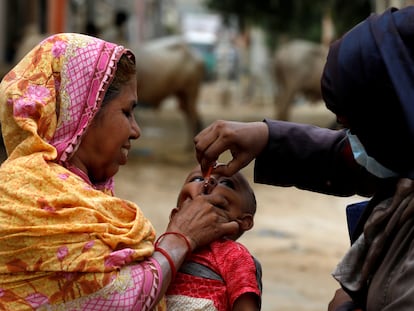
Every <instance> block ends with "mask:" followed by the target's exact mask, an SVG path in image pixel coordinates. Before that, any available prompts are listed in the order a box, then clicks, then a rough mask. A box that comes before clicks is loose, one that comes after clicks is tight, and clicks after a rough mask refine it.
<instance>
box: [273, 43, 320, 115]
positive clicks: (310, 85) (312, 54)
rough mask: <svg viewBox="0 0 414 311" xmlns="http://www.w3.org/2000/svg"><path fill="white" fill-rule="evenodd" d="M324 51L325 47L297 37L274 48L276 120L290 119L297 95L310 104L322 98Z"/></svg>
mask: <svg viewBox="0 0 414 311" xmlns="http://www.w3.org/2000/svg"><path fill="white" fill-rule="evenodd" d="M327 54H328V47H327V46H325V45H322V44H318V43H314V42H311V41H306V40H299V39H296V40H292V41H289V42H287V43H284V44H282V45H281V46H280V47H279V48H278V49H277V50H276V52H275V54H274V58H273V74H274V79H275V84H276V89H277V92H276V95H275V110H276V112H275V118H276V119H278V120H283V121H288V120H289V119H290V117H291V114H290V112H291V109H292V105H293V103H294V100H295V98H296V97H297V96H298V95H302V96H304V97H305V98H306V99H308V100H309V101H310V102H311V103H316V102H318V101H320V100H321V99H322V94H321V85H320V79H321V76H322V71H323V67H324V65H325V61H326V56H327Z"/></svg>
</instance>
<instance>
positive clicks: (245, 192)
mask: <svg viewBox="0 0 414 311" xmlns="http://www.w3.org/2000/svg"><path fill="white" fill-rule="evenodd" d="M210 193H214V194H215V195H219V196H220V197H221V199H222V200H221V204H219V205H218V206H217V207H218V208H220V209H222V210H223V211H225V213H226V215H227V216H228V219H229V220H241V219H242V218H243V217H244V216H245V215H246V214H247V211H250V209H247V207H248V206H250V204H253V202H252V198H251V189H250V186H249V185H248V183H247V181H246V180H245V178H244V177H243V176H242V175H241V174H240V173H236V174H234V175H233V176H231V177H226V176H219V175H216V174H212V175H211V176H210V180H209V183H208V185H207V186H205V184H204V177H203V174H202V172H201V169H200V167H196V168H194V169H193V170H192V171H191V172H190V174H189V175H188V176H187V178H186V180H185V182H184V185H183V187H182V189H181V192H180V195H179V197H178V201H177V207H181V206H182V204H183V202H185V201H187V200H192V199H194V198H195V197H196V196H199V195H203V194H210Z"/></svg>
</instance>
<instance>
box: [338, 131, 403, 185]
mask: <svg viewBox="0 0 414 311" xmlns="http://www.w3.org/2000/svg"><path fill="white" fill-rule="evenodd" d="M346 135H347V136H348V139H349V142H350V144H351V149H352V153H353V154H354V158H355V161H356V162H357V163H358V164H359V165H361V166H363V167H365V168H366V170H367V171H368V172H370V173H371V174H373V175H375V176H377V177H379V178H389V177H395V176H397V175H398V174H397V173H395V172H393V171H391V170H390V169H388V168H386V167H385V166H383V165H381V164H380V163H378V162H377V160H375V159H374V158H372V157H370V156H369V155H368V154H367V152H366V151H365V148H364V146H363V145H362V144H361V142H360V141H359V139H358V137H357V136H356V135H353V134H351V132H350V131H349V130H347V131H346Z"/></svg>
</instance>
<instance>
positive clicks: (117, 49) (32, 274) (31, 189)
mask: <svg viewBox="0 0 414 311" xmlns="http://www.w3.org/2000/svg"><path fill="white" fill-rule="evenodd" d="M124 53H130V52H128V51H127V50H126V49H124V48H123V47H122V46H117V45H115V44H111V43H108V42H105V41H103V40H99V39H96V38H92V37H88V36H85V35H80V34H59V35H54V36H51V37H49V38H47V39H46V40H45V41H43V42H41V43H40V44H39V45H38V46H37V47H35V48H34V49H33V50H32V51H31V52H30V53H29V54H28V55H27V56H26V57H25V58H24V59H23V60H22V61H21V62H20V63H19V64H17V66H16V67H15V68H14V69H13V70H12V71H11V72H10V73H8V75H7V76H6V77H5V78H4V79H3V81H2V83H1V84H0V117H1V125H2V133H3V137H4V142H5V145H6V147H7V152H8V155H9V157H8V159H7V160H6V161H5V162H4V163H3V164H2V165H1V167H0V309H2V310H13V311H15V310H32V309H36V308H37V306H39V305H41V304H42V303H43V302H44V301H45V300H46V301H47V302H48V303H49V304H57V303H62V302H67V301H70V300H73V299H78V298H80V297H83V296H85V295H89V294H91V293H94V292H96V291H98V290H100V289H102V288H103V287H104V286H106V285H107V284H109V283H110V282H112V281H113V280H114V279H115V278H116V277H117V275H118V273H119V270H120V268H121V267H123V266H126V265H128V264H130V263H132V262H134V261H141V260H143V259H144V258H145V257H148V256H150V255H151V254H152V253H153V241H154V238H155V232H154V229H153V227H152V225H151V223H150V222H149V221H148V220H147V219H146V218H145V217H144V215H143V213H142V212H141V210H140V209H139V208H138V207H137V206H136V205H135V204H133V203H131V202H128V201H125V200H121V199H119V198H116V197H113V196H112V192H111V190H112V189H111V185H112V184H111V182H110V181H108V183H107V185H106V187H105V189H104V190H103V191H101V190H98V189H97V187H95V185H92V184H90V183H88V182H87V181H85V180H84V179H82V178H81V177H79V176H78V175H77V174H75V173H74V172H72V171H71V170H68V169H67V168H65V167H64V165H65V163H66V161H67V159H68V158H70V155H71V154H72V153H73V152H74V151H75V150H76V148H77V146H78V145H79V143H80V140H81V137H82V134H83V133H84V131H85V129H86V127H87V125H88V124H89V123H90V121H91V120H92V118H93V116H94V115H95V113H96V111H97V110H98V109H99V106H100V103H101V101H102V98H103V94H104V93H105V91H106V89H107V86H108V85H109V83H110V82H111V80H112V78H113V74H114V71H115V68H116V63H117V61H118V59H119V57H120V56H121V55H122V54H124ZM130 57H133V56H132V54H130Z"/></svg>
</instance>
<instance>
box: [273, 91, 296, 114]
mask: <svg viewBox="0 0 414 311" xmlns="http://www.w3.org/2000/svg"><path fill="white" fill-rule="evenodd" d="M293 99H294V92H293V91H292V90H291V88H282V89H280V91H279V92H278V94H277V96H276V97H275V107H276V114H275V118H276V119H277V120H282V121H289V119H290V112H291V108H292V104H293Z"/></svg>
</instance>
